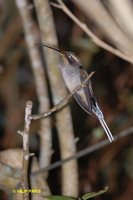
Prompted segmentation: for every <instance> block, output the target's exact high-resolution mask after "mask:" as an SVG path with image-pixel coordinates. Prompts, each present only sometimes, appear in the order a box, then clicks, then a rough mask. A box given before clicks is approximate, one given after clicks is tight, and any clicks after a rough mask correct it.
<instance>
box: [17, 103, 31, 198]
mask: <svg viewBox="0 0 133 200" xmlns="http://www.w3.org/2000/svg"><path fill="white" fill-rule="evenodd" d="M31 112H32V102H31V101H27V102H26V107H25V125H24V131H23V132H21V131H20V132H19V133H20V134H21V135H22V137H23V161H22V180H21V182H22V188H23V189H28V165H29V157H30V154H29V129H30V123H31V119H30V118H29V116H30V115H31ZM23 197H24V199H25V200H28V199H29V198H28V194H26V193H24V195H23Z"/></svg>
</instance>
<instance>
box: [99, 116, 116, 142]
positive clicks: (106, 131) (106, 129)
mask: <svg viewBox="0 0 133 200" xmlns="http://www.w3.org/2000/svg"><path fill="white" fill-rule="evenodd" d="M98 119H99V122H100V123H101V125H102V127H103V129H104V131H105V133H106V135H107V137H108V139H109V141H110V142H113V141H114V138H113V136H112V133H111V132H110V130H109V128H108V126H107V124H106V122H105V120H104V118H102V119H101V118H98Z"/></svg>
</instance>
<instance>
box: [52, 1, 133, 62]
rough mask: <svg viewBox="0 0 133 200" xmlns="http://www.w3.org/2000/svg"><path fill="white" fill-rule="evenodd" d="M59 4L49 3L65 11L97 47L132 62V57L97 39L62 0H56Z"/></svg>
mask: <svg viewBox="0 0 133 200" xmlns="http://www.w3.org/2000/svg"><path fill="white" fill-rule="evenodd" d="M57 1H58V3H59V4H56V3H51V4H52V5H53V6H54V7H57V8H59V9H61V10H63V12H65V13H66V14H67V15H68V16H69V17H70V18H71V19H72V20H73V21H74V22H75V23H76V24H77V25H78V26H79V27H80V28H81V29H82V30H83V31H84V32H85V33H86V34H87V35H88V36H89V37H90V38H91V40H92V41H93V42H94V43H95V44H96V45H98V46H99V47H101V48H103V49H105V50H107V51H109V52H110V53H112V54H114V55H116V56H118V57H120V58H122V59H123V60H126V61H128V62H130V63H133V59H132V58H130V57H129V56H127V55H125V54H124V53H122V52H121V51H119V50H117V49H115V48H113V47H112V46H110V45H108V44H107V43H105V42H104V41H102V40H101V39H99V38H98V37H97V36H96V35H95V34H94V33H93V32H92V31H91V30H90V29H89V28H88V27H87V26H86V24H85V23H83V22H81V21H80V20H79V19H78V18H77V17H76V16H75V15H73V14H72V12H71V11H70V10H69V9H68V8H67V7H66V5H65V4H64V3H63V2H62V0H57Z"/></svg>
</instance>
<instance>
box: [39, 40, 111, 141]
mask: <svg viewBox="0 0 133 200" xmlns="http://www.w3.org/2000/svg"><path fill="white" fill-rule="evenodd" d="M39 46H43V47H47V48H50V49H52V50H54V51H56V52H58V53H59V54H60V58H61V60H60V64H61V73H62V77H63V80H64V82H65V85H66V87H67V88H68V90H69V91H70V93H72V92H73V91H74V89H75V88H76V87H78V86H79V85H81V83H82V82H83V81H84V80H85V79H86V78H87V76H88V73H87V71H86V70H85V69H84V67H83V66H82V63H81V61H80V59H79V57H78V56H77V55H76V54H75V53H73V52H71V51H62V50H60V49H58V48H56V47H54V46H51V45H47V44H39ZM73 96H74V98H75V100H76V101H77V103H78V104H79V106H80V107H81V108H82V109H83V110H84V111H85V112H86V113H88V114H90V115H91V114H93V113H94V114H95V115H96V117H97V118H98V120H99V122H100V123H101V125H102V127H103V129H104V131H105V133H106V135H107V137H108V139H109V141H110V142H113V141H114V138H113V136H112V134H111V131H110V130H109V128H108V126H107V124H106V122H105V120H104V115H103V113H102V111H101V110H100V108H99V105H98V103H97V100H96V97H95V95H94V92H93V89H92V83H91V80H89V81H88V83H87V85H86V87H84V88H82V89H80V90H79V91H77V92H76V93H75V94H74V95H73Z"/></svg>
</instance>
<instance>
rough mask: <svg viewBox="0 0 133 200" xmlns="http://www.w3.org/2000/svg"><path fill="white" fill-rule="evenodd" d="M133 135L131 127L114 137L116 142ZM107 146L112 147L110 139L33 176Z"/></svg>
mask: <svg viewBox="0 0 133 200" xmlns="http://www.w3.org/2000/svg"><path fill="white" fill-rule="evenodd" d="M132 133H133V127H130V128H128V129H126V130H124V131H122V132H120V133H119V134H118V135H116V136H114V140H115V141H117V140H118V139H120V138H123V137H126V136H128V135H130V134H132ZM107 145H111V143H110V142H109V140H108V139H106V140H103V141H101V142H99V143H98V144H94V145H92V146H90V147H87V148H85V149H82V150H81V151H79V152H77V153H76V154H75V155H73V156H70V157H68V158H66V159H64V160H59V161H57V162H55V163H53V164H51V165H50V166H47V167H46V168H43V169H41V170H38V171H36V172H34V173H32V174H33V175H38V174H40V173H44V172H45V171H49V170H53V169H55V168H57V167H60V166H61V165H63V164H64V163H66V162H69V161H70V160H72V159H79V158H82V157H83V156H85V155H87V154H90V153H92V152H94V151H97V150H99V149H101V148H103V147H105V146H107Z"/></svg>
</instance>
